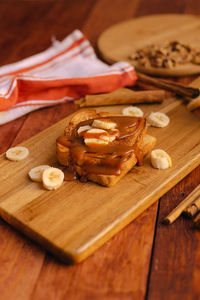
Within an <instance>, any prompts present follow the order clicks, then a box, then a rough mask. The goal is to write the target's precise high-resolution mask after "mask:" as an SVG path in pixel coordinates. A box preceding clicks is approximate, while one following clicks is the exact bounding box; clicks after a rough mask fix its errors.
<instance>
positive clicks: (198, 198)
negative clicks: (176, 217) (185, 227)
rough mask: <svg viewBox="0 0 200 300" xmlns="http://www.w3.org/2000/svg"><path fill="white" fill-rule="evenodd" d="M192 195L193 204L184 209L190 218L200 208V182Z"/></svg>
mask: <svg viewBox="0 0 200 300" xmlns="http://www.w3.org/2000/svg"><path fill="white" fill-rule="evenodd" d="M190 195H191V194H190ZM191 197H192V199H193V202H192V204H190V205H189V206H188V207H187V208H186V209H185V210H184V214H185V215H187V216H188V217H189V218H193V217H194V216H195V215H196V214H197V213H198V212H199V210H200V184H199V185H198V186H197V187H196V189H194V191H193V195H192V196H191Z"/></svg>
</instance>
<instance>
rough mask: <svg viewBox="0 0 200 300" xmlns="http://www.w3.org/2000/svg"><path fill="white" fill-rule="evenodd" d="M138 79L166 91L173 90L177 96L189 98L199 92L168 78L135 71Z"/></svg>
mask: <svg viewBox="0 0 200 300" xmlns="http://www.w3.org/2000/svg"><path fill="white" fill-rule="evenodd" d="M137 76H138V81H141V82H144V83H148V84H152V85H154V86H156V87H159V88H162V89H165V90H167V91H170V92H173V93H175V94H177V95H179V96H184V97H189V98H196V97H198V96H199V94H200V90H199V89H197V88H192V87H188V86H185V85H183V84H180V83H175V82H172V81H169V80H163V79H160V78H159V79H157V78H153V77H150V76H147V75H144V74H141V73H139V72H137Z"/></svg>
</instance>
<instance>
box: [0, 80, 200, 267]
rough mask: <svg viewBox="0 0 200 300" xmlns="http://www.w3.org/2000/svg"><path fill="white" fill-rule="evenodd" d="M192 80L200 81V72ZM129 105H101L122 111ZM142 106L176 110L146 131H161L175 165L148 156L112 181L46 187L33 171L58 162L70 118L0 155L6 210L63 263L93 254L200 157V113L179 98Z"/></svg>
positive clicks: (1, 200)
mask: <svg viewBox="0 0 200 300" xmlns="http://www.w3.org/2000/svg"><path fill="white" fill-rule="evenodd" d="M192 85H193V86H194V87H196V86H200V78H198V79H196V80H195V81H194V83H192ZM124 107H126V106H114V107H112V106H111V107H108V106H107V107H101V108H98V109H97V110H98V111H107V112H110V113H114V114H115V113H117V114H118V113H120V112H121V111H122V109H123V108H124ZM140 107H141V109H142V110H143V112H144V115H145V116H148V115H149V113H150V112H151V111H152V110H153V111H160V112H165V113H167V115H168V116H169V117H170V124H169V125H168V126H167V127H166V128H162V129H161V128H160V129H158V128H153V127H150V128H149V129H148V133H150V134H151V135H153V136H155V137H156V138H157V144H156V148H157V149H164V150H165V151H167V152H168V153H169V154H170V156H171V158H172V162H173V165H172V168H169V169H168V170H165V171H163V170H155V169H153V168H152V167H151V165H150V161H149V157H148V156H147V157H146V158H145V160H144V165H143V166H141V167H134V168H133V170H132V171H131V172H129V174H127V175H126V176H125V177H124V178H123V179H121V180H120V181H119V182H118V183H117V184H116V185H115V186H114V187H112V188H105V187H102V186H99V185H97V184H94V183H91V182H87V183H81V182H80V181H71V182H64V184H63V185H62V187H61V188H59V189H58V190H56V191H53V192H49V191H46V190H45V189H44V188H43V187H42V185H41V184H37V183H33V182H31V181H30V179H29V178H28V176H27V174H28V172H29V170H30V169H31V168H33V167H36V166H39V165H42V164H47V165H50V166H52V165H53V164H54V163H56V161H57V159H56V150H55V141H56V138H57V137H58V136H60V135H62V134H63V132H64V128H65V127H66V125H67V124H68V122H69V119H70V117H67V118H64V119H63V120H61V121H60V122H58V123H56V124H54V125H53V126H51V127H49V128H48V129H46V130H44V131H42V132H40V133H39V134H37V135H35V136H33V137H32V138H31V139H28V140H27V141H26V142H24V143H22V144H21V145H22V146H25V147H27V148H28V149H29V151H30V155H29V156H28V157H27V158H26V159H25V160H23V161H21V162H10V161H9V160H7V159H6V158H5V154H2V155H1V156H0V165H1V172H2V176H1V186H0V216H1V217H2V218H3V219H4V220H6V221H7V222H8V223H9V224H11V225H13V226H14V227H16V228H18V229H19V230H20V231H22V232H23V233H25V234H26V235H27V236H28V237H31V238H32V239H34V240H36V241H37V242H38V243H39V244H41V245H43V246H44V247H45V248H46V249H48V250H49V251H50V252H52V253H54V254H55V255H56V256H57V257H58V258H59V259H61V260H64V261H65V262H69V261H72V262H75V263H76V262H80V261H82V260H83V259H85V258H86V257H87V256H88V255H90V254H91V253H93V251H95V250H96V249H97V248H99V247H100V246H101V245H102V244H103V243H104V242H105V241H107V240H108V239H109V238H110V237H112V236H113V235H114V234H115V233H116V232H118V231H119V230H120V229H122V228H123V227H125V226H126V225H127V224H128V223H130V222H131V221H132V220H133V219H135V218H136V217H137V216H138V215H139V214H141V212H143V211H144V210H145V209H146V208H148V207H149V206H150V205H152V204H153V203H154V202H155V201H157V200H158V198H159V197H161V196H162V195H163V194H164V193H165V192H167V191H168V190H169V189H170V188H171V187H173V186H174V185H175V184H176V183H177V182H179V181H180V180H181V179H182V178H183V177H185V176H186V175H187V174H188V173H189V172H190V171H192V170H193V169H194V168H195V167H197V166H198V165H199V164H200V143H199V137H200V118H199V117H198V116H196V115H195V114H193V113H191V112H190V111H188V110H187V108H186V105H185V104H183V103H182V101H180V99H177V98H172V99H165V101H164V102H163V103H162V104H157V105H153V106H151V105H141V106H140ZM38 149H40V151H39V153H38ZM8 179H9V180H8Z"/></svg>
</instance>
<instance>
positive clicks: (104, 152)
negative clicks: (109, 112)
mask: <svg viewBox="0 0 200 300" xmlns="http://www.w3.org/2000/svg"><path fill="white" fill-rule="evenodd" d="M106 118H108V117H106ZM101 119H103V118H101ZM109 119H110V120H112V121H113V122H115V123H116V124H117V126H116V129H118V130H119V135H118V136H117V137H116V140H115V141H114V142H112V143H110V144H108V145H91V146H89V147H88V146H87V145H85V144H84V142H83V136H79V135H78V133H77V130H78V128H79V127H80V126H85V125H92V122H93V120H94V119H90V120H86V121H83V122H80V123H79V124H78V125H77V127H76V128H75V130H74V132H73V134H72V135H71V137H70V140H69V137H65V136H61V137H59V138H58V139H57V142H58V143H60V144H62V145H64V146H66V147H68V148H70V154H71V165H72V166H73V165H75V164H78V165H80V166H81V167H82V169H83V170H84V173H85V176H87V174H90V173H93V174H103V175H120V173H121V165H122V163H123V162H125V161H126V160H128V159H129V158H130V156H131V155H132V153H133V152H134V154H135V155H136V158H137V161H138V163H139V164H141V162H142V153H141V152H140V151H139V149H138V147H137V140H138V139H139V138H140V135H141V133H142V129H143V128H144V126H145V119H144V118H136V117H127V116H116V117H109ZM108 133H109V130H108ZM133 135H137V137H136V141H135V143H134V145H131V146H129V145H126V144H125V143H123V141H122V140H123V139H125V138H127V137H131V136H133ZM97 136H98V134H97V135H96V134H95V138H98V137H97Z"/></svg>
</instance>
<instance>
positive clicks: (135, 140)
mask: <svg viewBox="0 0 200 300" xmlns="http://www.w3.org/2000/svg"><path fill="white" fill-rule="evenodd" d="M116 116H121V115H115V116H114V115H113V114H110V113H105V112H101V113H97V112H96V111H95V110H84V111H78V112H77V113H76V114H74V115H73V116H72V118H71V120H70V122H69V125H68V126H67V127H66V128H65V131H64V137H59V138H58V139H57V143H56V144H57V158H58V161H59V163H60V164H62V165H64V166H70V165H71V164H73V168H74V169H75V170H76V172H77V173H78V175H79V176H80V177H82V178H84V179H85V180H90V181H93V182H96V183H99V184H101V185H103V186H108V187H110V186H113V185H114V184H116V183H117V182H118V181H119V180H120V179H121V178H122V177H123V176H124V175H125V174H127V173H128V172H129V171H130V170H131V169H132V168H133V167H134V166H135V165H136V163H137V162H138V157H137V156H136V154H135V152H133V151H132V152H131V153H130V154H128V155H127V156H126V159H124V160H123V159H122V161H121V162H120V172H119V173H118V174H109V172H107V171H106V172H101V170H100V172H99V173H98V172H93V171H91V170H90V172H86V170H85V165H86V164H87V163H89V164H90V165H92V166H94V165H95V166H99V165H101V163H102V162H104V161H105V160H106V159H107V158H108V157H110V156H109V155H106V154H105V153H103V154H102V153H94V151H91V153H90V152H86V153H84V156H83V157H82V156H81V159H73V162H72V157H71V151H70V149H71V148H70V147H71V143H72V137H74V136H75V135H76V134H77V128H79V127H80V124H81V125H84V122H85V121H87V120H89V122H90V120H93V119H99V118H103V117H104V118H105V117H108V118H109V117H110V118H112V117H113V118H114V117H116ZM123 118H126V117H123ZM137 119H139V122H140V128H139V130H137V131H135V132H134V134H132V132H131V131H132V130H133V127H130V129H129V128H128V129H127V130H128V132H129V131H130V134H128V135H127V136H124V137H123V139H121V140H115V141H114V142H112V144H113V145H114V146H117V147H118V146H121V145H122V146H123V147H132V146H133V145H135V146H136V148H137V149H138V153H140V155H139V156H140V157H141V158H143V156H144V155H145V154H146V153H147V152H149V151H150V150H152V149H153V147H154V145H155V142H156V139H155V138H154V137H152V136H150V135H147V134H145V132H146V120H145V119H144V118H137ZM112 160H113V158H112V159H111V161H112ZM118 161H120V159H119V158H118ZM108 168H109V167H108ZM93 169H94V168H92V170H93ZM104 171H105V168H104Z"/></svg>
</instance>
